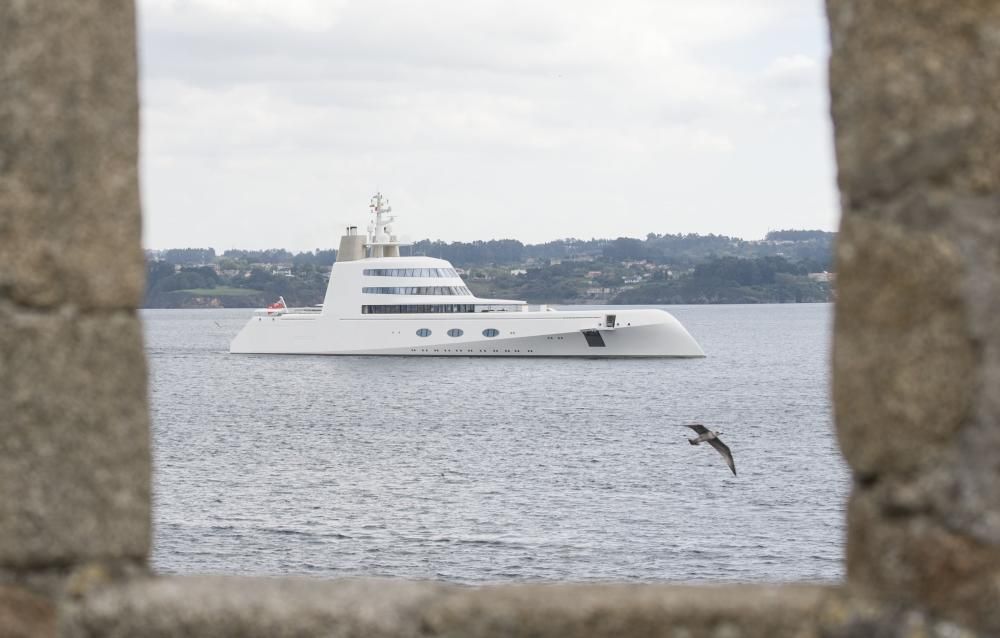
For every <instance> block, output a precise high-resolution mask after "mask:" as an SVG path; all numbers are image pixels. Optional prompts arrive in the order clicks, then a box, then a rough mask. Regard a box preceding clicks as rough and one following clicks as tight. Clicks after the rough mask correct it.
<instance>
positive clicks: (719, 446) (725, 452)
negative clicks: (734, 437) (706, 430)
mask: <svg viewBox="0 0 1000 638" xmlns="http://www.w3.org/2000/svg"><path fill="white" fill-rule="evenodd" d="M708 444H709V445H711V446H712V447H714V448H715V449H716V450H718V452H719V454H721V455H722V458H724V459H726V464H727V465H729V469H731V470H732V471H733V476H736V462H735V461H733V453H732V452H730V451H729V446H728V445H726V444H725V443H723V442H722V441H720V440H719V438H718V437H716V438H714V439H709V441H708Z"/></svg>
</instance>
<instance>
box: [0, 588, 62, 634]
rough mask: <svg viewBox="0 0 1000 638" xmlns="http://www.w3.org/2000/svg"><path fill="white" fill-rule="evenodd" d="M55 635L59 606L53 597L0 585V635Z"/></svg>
mask: <svg viewBox="0 0 1000 638" xmlns="http://www.w3.org/2000/svg"><path fill="white" fill-rule="evenodd" d="M55 635H56V606H55V604H54V603H52V601H51V600H49V599H47V598H44V597H41V596H38V595H36V594H34V593H32V592H30V591H27V590H25V589H22V588H19V587H13V586H10V585H0V638H46V637H47V636H55Z"/></svg>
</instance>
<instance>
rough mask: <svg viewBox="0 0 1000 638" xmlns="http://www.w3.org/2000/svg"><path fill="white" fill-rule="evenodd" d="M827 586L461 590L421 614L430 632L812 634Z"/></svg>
mask: <svg viewBox="0 0 1000 638" xmlns="http://www.w3.org/2000/svg"><path fill="white" fill-rule="evenodd" d="M828 592H829V589H828V588H824V587H816V586H805V585H801V586H785V587H778V586H750V585H730V586H715V587H693V586H692V587H678V586H661V585H519V586H503V587H486V588H481V589H470V590H460V591H458V592H457V593H455V594H452V595H450V596H446V597H442V598H440V599H439V600H438V601H436V602H435V604H433V605H430V606H428V607H427V608H426V609H425V610H424V612H423V621H422V624H423V626H424V627H425V631H426V632H428V633H429V634H430V635H434V636H454V637H456V638H457V637H459V636H467V637H469V638H480V637H481V638H487V637H489V636H525V637H528V636H552V637H553V638H555V637H557V636H606V637H608V638H611V637H615V636H650V637H652V636H664V637H666V636H671V637H673V636H689V637H691V638H695V637H698V636H713V637H715V636H718V637H723V636H726V637H732V638H750V637H760V638H765V637H771V636H789V637H795V636H801V637H805V636H813V635H815V633H814V631H815V617H816V612H817V608H818V606H819V604H820V602H821V600H822V598H823V596H824V595H826V594H828Z"/></svg>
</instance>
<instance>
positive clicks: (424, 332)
mask: <svg viewBox="0 0 1000 638" xmlns="http://www.w3.org/2000/svg"><path fill="white" fill-rule="evenodd" d="M417 336H418V337H429V336H431V331H430V330H428V329H427V328H421V329H420V330H417Z"/></svg>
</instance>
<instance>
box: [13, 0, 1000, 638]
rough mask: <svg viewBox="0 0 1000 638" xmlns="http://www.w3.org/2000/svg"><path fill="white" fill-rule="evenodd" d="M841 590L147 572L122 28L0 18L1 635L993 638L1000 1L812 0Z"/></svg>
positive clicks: (58, 12) (115, 22)
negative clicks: (825, 119) (842, 536)
mask: <svg viewBox="0 0 1000 638" xmlns="http://www.w3.org/2000/svg"><path fill="white" fill-rule="evenodd" d="M827 9H828V14H829V17H830V30H831V41H832V45H833V53H832V59H831V65H830V70H831V96H832V111H833V117H834V123H835V128H836V146H837V161H838V165H839V184H840V189H841V195H842V203H843V222H842V228H841V237H840V243H839V247H838V262H839V279H838V281H839V287H838V294H839V299H838V302H837V308H836V327H835V349H834V350H835V351H834V361H833V366H834V385H835V387H834V400H835V411H836V421H837V431H838V435H839V437H840V442H841V446H842V448H843V451H844V454H845V456H846V458H847V460H848V462H849V463H850V465H851V467H852V468H853V471H854V475H855V488H854V491H853V494H852V497H851V501H850V504H849V512H848V516H849V538H848V556H847V563H848V564H847V567H848V582H847V583H845V584H844V585H842V586H830V587H821V586H808V585H801V586H794V585H790V586H723V587H677V586H656V585H569V584H567V585H553V586H539V585H521V586H506V587H486V588H464V587H456V586H449V585H443V584H436V583H413V582H404V581H392V580H360V581H334V582H321V581H307V580H299V579H244V578H219V577H171V578H163V577H156V576H153V575H150V574H149V573H148V572H147V570H146V560H147V556H148V553H149V539H150V497H149V484H150V462H149V457H150V454H149V422H148V415H147V406H146V382H145V378H146V372H145V361H144V356H143V350H142V341H141V331H140V326H139V323H138V319H137V316H136V312H135V310H134V308H135V307H136V305H137V304H138V303H139V300H140V296H141V288H142V270H143V267H142V256H141V251H140V246H139V228H140V215H139V197H138V185H137V170H136V165H137V148H138V126H137V121H138V102H137V87H136V58H135V51H136V49H135V15H134V7H133V6H132V2H131V1H130V0H51V1H49V0H46V1H45V2H42V1H39V0H3V1H2V2H0V325H2V326H3V330H0V637H5V636H46V635H57V634H61V635H64V636H73V637H98V636H134V635H142V636H172V635H203V636H321V635H322V636H390V635H391V636H409V635H412V636H417V635H419V636H536V637H543V636H569V635H595V636H623V635H636V636H676V637H681V636H686V637H695V636H718V637H722V636H727V637H738V636H782V635H788V636H829V637H837V636H843V637H847V636H897V635H899V636H903V635H921V636H927V635H940V636H962V635H970V636H971V635H1000V610H998V609H997V606H996V605H994V604H993V602H994V601H995V600H997V596H998V594H1000V551H998V543H1000V480H998V479H1000V476H998V473H1000V462H998V461H997V459H1000V428H998V427H997V425H998V420H1000V383H998V381H1000V197H998V188H997V183H998V180H1000V153H997V149H1000V112H998V109H1000V3H997V2H995V1H994V0H989V1H987V0H947V1H946V0H884V1H881V0H880V1H879V2H871V1H869V0H828V3H827Z"/></svg>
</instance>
